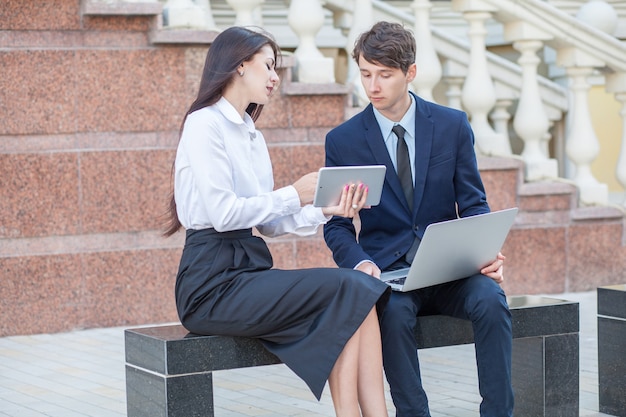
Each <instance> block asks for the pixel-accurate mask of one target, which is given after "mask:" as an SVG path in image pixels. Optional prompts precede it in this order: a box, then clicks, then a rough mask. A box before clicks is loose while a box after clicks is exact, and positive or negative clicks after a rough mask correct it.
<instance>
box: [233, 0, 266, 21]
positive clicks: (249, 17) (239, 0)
mask: <svg viewBox="0 0 626 417" xmlns="http://www.w3.org/2000/svg"><path fill="white" fill-rule="evenodd" d="M264 1H265V0H226V3H228V5H229V6H230V7H232V8H233V10H234V11H235V25H236V26H263V21H262V20H261V14H260V13H256V11H257V8H258V7H259V6H260V5H261V4H262V3H263V2H264Z"/></svg>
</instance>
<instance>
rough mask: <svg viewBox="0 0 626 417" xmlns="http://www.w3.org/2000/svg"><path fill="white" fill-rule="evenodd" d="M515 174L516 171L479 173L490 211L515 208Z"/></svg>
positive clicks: (503, 170)
mask: <svg viewBox="0 0 626 417" xmlns="http://www.w3.org/2000/svg"><path fill="white" fill-rule="evenodd" d="M517 174H518V172H517V170H511V169H502V170H496V169H494V170H487V171H481V172H480V176H481V178H482V180H483V185H484V186H485V192H486V193H487V201H488V202H489V207H491V210H493V211H496V210H502V209H505V208H510V207H516V206H517Z"/></svg>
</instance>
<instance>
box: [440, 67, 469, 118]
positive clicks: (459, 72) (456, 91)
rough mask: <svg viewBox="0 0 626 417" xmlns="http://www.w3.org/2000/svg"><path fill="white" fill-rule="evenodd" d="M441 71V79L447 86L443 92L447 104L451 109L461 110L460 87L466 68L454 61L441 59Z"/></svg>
mask: <svg viewBox="0 0 626 417" xmlns="http://www.w3.org/2000/svg"><path fill="white" fill-rule="evenodd" d="M442 71H443V81H444V82H445V83H446V86H447V87H448V88H447V89H446V92H445V96H446V100H447V105H448V106H449V107H452V108H453V109H458V110H462V109H463V105H462V104H461V97H462V94H463V91H462V88H463V82H464V81H465V77H466V76H467V69H466V68H465V67H463V66H462V65H460V64H458V63H457V62H455V61H452V60H450V59H446V60H444V61H443V66H442Z"/></svg>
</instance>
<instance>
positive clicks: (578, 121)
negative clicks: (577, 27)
mask: <svg viewBox="0 0 626 417" xmlns="http://www.w3.org/2000/svg"><path fill="white" fill-rule="evenodd" d="M559 53H561V51H559ZM592 73H593V67H591V66H566V74H567V76H568V77H569V78H570V86H569V88H570V91H571V95H572V100H571V108H570V112H569V115H568V119H569V126H568V129H569V132H568V133H567V135H566V143H565V153H566V154H567V156H568V157H569V159H570V160H571V161H572V163H573V164H574V168H575V172H574V177H573V180H574V183H575V184H576V186H577V187H578V189H579V193H580V202H581V203H582V204H586V205H593V204H601V205H602V204H607V203H608V198H609V191H608V187H607V185H606V184H601V183H599V182H598V180H596V178H595V177H594V176H593V173H592V172H591V163H592V162H593V160H594V159H596V157H597V156H598V153H599V151H600V145H599V143H598V138H597V136H596V133H595V131H594V129H593V125H592V123H591V116H590V114H589V104H588V93H589V89H590V88H591V86H590V84H589V82H588V81H587V77H589V76H590V75H591V74H592Z"/></svg>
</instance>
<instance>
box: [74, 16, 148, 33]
mask: <svg viewBox="0 0 626 417" xmlns="http://www.w3.org/2000/svg"><path fill="white" fill-rule="evenodd" d="M153 21H154V16H151V15H146V16H111V15H109V16H83V28H84V29H85V30H86V31H91V32H94V33H98V31H112V30H116V31H123V32H147V31H149V30H150V29H151V27H152V25H153Z"/></svg>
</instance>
